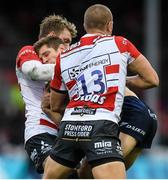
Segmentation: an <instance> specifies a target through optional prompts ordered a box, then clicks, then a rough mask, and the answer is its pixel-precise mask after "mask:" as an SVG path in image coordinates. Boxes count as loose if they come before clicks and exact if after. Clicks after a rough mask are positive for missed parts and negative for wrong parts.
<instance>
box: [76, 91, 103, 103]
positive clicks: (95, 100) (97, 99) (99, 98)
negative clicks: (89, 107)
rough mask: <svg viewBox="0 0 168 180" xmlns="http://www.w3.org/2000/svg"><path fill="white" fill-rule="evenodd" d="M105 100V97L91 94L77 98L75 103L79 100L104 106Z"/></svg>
mask: <svg viewBox="0 0 168 180" xmlns="http://www.w3.org/2000/svg"><path fill="white" fill-rule="evenodd" d="M105 99H106V97H105V96H101V95H98V94H93V93H91V94H89V95H83V96H78V97H77V98H75V99H74V101H78V100H80V101H85V102H88V101H90V102H93V103H97V104H103V103H104V101H105Z"/></svg>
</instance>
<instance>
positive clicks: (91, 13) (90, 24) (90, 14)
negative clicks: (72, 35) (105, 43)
mask: <svg viewBox="0 0 168 180" xmlns="http://www.w3.org/2000/svg"><path fill="white" fill-rule="evenodd" d="M112 20H113V15H112V12H111V10H110V9H109V8H108V7H107V6H104V5H102V4H95V5H92V6H90V7H89V8H88V9H87V10H86V12H85V14H84V26H85V29H93V28H97V29H100V30H103V29H104V28H105V25H106V24H107V23H108V22H110V21H112Z"/></svg>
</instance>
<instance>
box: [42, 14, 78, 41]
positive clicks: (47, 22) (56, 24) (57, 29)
mask: <svg viewBox="0 0 168 180" xmlns="http://www.w3.org/2000/svg"><path fill="white" fill-rule="evenodd" d="M65 28H67V29H68V30H69V31H70V33H71V36H72V38H74V37H76V35H77V30H76V26H75V24H73V23H71V22H69V21H68V20H67V19H66V18H65V17H63V16H61V15H50V16H47V17H45V18H44V19H43V21H42V22H41V24H40V33H39V39H40V38H43V37H46V36H47V35H48V34H49V33H50V32H52V31H53V32H54V33H55V35H56V36H59V35H60V34H61V31H63V30H64V29H65Z"/></svg>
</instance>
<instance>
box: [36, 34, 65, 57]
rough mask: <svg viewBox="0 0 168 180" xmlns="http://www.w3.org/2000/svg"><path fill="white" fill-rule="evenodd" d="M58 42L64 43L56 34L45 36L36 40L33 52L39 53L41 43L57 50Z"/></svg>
mask: <svg viewBox="0 0 168 180" xmlns="http://www.w3.org/2000/svg"><path fill="white" fill-rule="evenodd" d="M60 44H64V42H63V41H62V40H61V39H60V38H58V37H56V36H46V37H43V38H41V39H39V40H38V41H36V42H35V43H34V45H33V47H34V50H35V52H36V53H37V54H39V51H40V48H41V47H42V46H43V45H47V47H52V48H54V49H55V50H57V49H58V47H59V45H60Z"/></svg>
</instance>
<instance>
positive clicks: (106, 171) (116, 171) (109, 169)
mask: <svg viewBox="0 0 168 180" xmlns="http://www.w3.org/2000/svg"><path fill="white" fill-rule="evenodd" d="M92 173H93V176H94V178H95V179H126V172H125V165H124V163H123V162H121V161H113V162H109V163H105V164H102V165H99V166H96V167H94V168H93V169H92Z"/></svg>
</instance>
